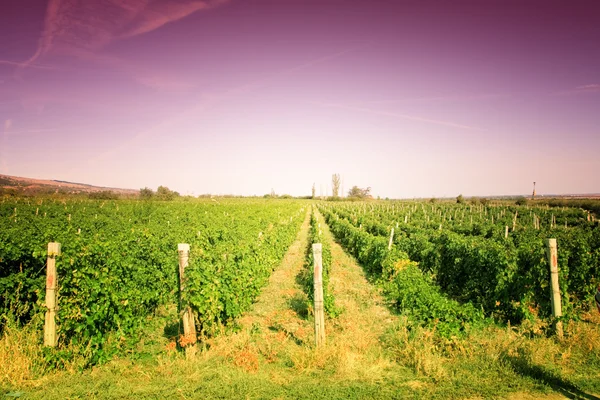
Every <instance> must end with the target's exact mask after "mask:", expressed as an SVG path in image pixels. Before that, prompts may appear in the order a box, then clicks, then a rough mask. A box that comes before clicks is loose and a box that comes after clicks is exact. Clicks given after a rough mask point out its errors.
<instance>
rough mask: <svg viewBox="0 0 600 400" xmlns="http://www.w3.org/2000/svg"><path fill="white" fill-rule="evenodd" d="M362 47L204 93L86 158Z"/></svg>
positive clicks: (101, 157)
mask: <svg viewBox="0 0 600 400" xmlns="http://www.w3.org/2000/svg"><path fill="white" fill-rule="evenodd" d="M363 47H364V46H357V47H353V48H349V49H345V50H341V51H337V52H334V53H331V54H328V55H325V56H322V57H318V58H315V59H312V60H308V61H306V62H303V63H301V64H298V65H295V66H293V67H290V68H287V69H283V70H281V71H278V72H276V73H274V74H272V75H270V76H268V77H266V78H262V79H258V80H255V81H252V82H249V83H246V84H244V85H240V86H237V87H234V88H230V89H227V90H224V91H221V92H219V93H214V94H207V93H205V94H203V95H202V96H200V99H199V100H198V101H197V102H196V103H195V104H193V105H191V106H190V107H189V108H187V109H185V110H183V111H180V112H179V113H177V114H175V115H172V116H171V117H169V118H166V119H165V120H163V121H162V122H160V123H159V124H157V125H155V126H153V127H150V128H149V129H146V130H142V131H140V132H138V133H137V134H135V135H134V136H132V137H131V138H128V139H126V140H124V141H123V142H121V143H120V144H119V145H118V146H116V147H114V148H112V149H111V150H108V151H105V152H103V153H101V154H99V155H97V156H96V157H94V158H92V159H90V160H88V162H89V163H91V164H95V163H100V162H106V160H107V159H109V158H110V157H112V156H115V155H117V154H120V153H122V152H125V151H129V149H131V148H132V147H136V146H137V145H138V144H140V143H143V142H144V141H145V140H146V139H147V138H148V137H149V136H152V135H154V134H156V133H157V132H161V131H162V130H164V129H167V128H169V127H171V126H173V125H175V124H177V123H179V122H181V121H185V120H186V119H187V118H189V117H191V116H197V115H199V114H200V113H202V112H205V111H206V110H209V109H210V108H212V107H214V106H216V105H218V104H221V103H223V102H225V101H228V100H231V99H235V98H238V97H239V96H242V95H244V94H247V93H251V92H253V91H255V90H259V89H261V88H263V87H265V86H267V85H268V84H269V83H270V82H272V81H274V80H276V79H278V78H281V77H283V76H287V75H290V74H292V73H294V72H298V71H302V70H305V69H307V68H310V67H312V66H315V65H318V64H321V63H324V62H327V61H330V60H334V59H336V58H338V57H341V56H343V55H344V54H347V53H349V52H352V51H356V50H358V49H360V48H363Z"/></svg>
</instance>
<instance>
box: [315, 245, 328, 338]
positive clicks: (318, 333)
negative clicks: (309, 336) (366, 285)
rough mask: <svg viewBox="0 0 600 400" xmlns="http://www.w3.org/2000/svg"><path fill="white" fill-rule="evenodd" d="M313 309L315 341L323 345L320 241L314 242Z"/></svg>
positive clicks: (321, 250)
mask: <svg viewBox="0 0 600 400" xmlns="http://www.w3.org/2000/svg"><path fill="white" fill-rule="evenodd" d="M312 248H313V260H314V273H313V282H314V290H315V293H314V299H315V300H314V310H315V343H316V345H317V347H321V346H323V345H325V310H324V309H323V256H322V252H323V247H322V245H321V243H314V244H313V245H312Z"/></svg>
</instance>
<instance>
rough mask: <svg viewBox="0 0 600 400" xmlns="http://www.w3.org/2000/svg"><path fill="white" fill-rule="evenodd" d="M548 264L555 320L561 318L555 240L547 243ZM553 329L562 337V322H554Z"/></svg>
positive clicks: (549, 240)
mask: <svg viewBox="0 0 600 400" xmlns="http://www.w3.org/2000/svg"><path fill="white" fill-rule="evenodd" d="M546 250H547V255H548V264H550V290H551V291H550V301H551V304H552V317H553V318H554V319H555V320H556V318H559V317H561V316H562V304H561V299H560V287H559V284H558V252H557V249H556V239H548V241H547V248H546ZM554 329H555V331H556V336H558V337H559V338H560V339H562V337H563V326H562V321H555V325H554Z"/></svg>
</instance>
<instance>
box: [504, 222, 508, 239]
mask: <svg viewBox="0 0 600 400" xmlns="http://www.w3.org/2000/svg"><path fill="white" fill-rule="evenodd" d="M506 238H508V225H505V226H504V239H506Z"/></svg>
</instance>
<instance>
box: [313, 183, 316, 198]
mask: <svg viewBox="0 0 600 400" xmlns="http://www.w3.org/2000/svg"><path fill="white" fill-rule="evenodd" d="M316 194H317V189H316V188H315V184H314V183H313V187H312V198H313V199H314V198H315V195H316Z"/></svg>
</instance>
